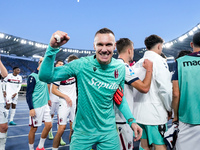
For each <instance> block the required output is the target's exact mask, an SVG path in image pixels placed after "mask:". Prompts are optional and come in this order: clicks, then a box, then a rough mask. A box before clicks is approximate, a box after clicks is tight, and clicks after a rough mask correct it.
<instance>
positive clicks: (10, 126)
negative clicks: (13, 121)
mask: <svg viewBox="0 0 200 150" xmlns="http://www.w3.org/2000/svg"><path fill="white" fill-rule="evenodd" d="M22 126H29V124H21V125H8V128H12V127H22Z"/></svg>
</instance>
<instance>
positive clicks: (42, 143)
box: [38, 138, 46, 149]
mask: <svg viewBox="0 0 200 150" xmlns="http://www.w3.org/2000/svg"><path fill="white" fill-rule="evenodd" d="M45 140H46V138H45V139H43V138H40V142H39V144H38V148H39V149H41V148H43V147H44V142H45Z"/></svg>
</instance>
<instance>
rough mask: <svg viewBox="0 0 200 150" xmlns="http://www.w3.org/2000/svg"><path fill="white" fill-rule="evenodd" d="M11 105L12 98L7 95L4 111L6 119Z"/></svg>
mask: <svg viewBox="0 0 200 150" xmlns="http://www.w3.org/2000/svg"><path fill="white" fill-rule="evenodd" d="M11 103H12V97H11V96H10V95H7V96H6V109H5V113H6V117H7V119H8V116H9V110H10V105H11Z"/></svg>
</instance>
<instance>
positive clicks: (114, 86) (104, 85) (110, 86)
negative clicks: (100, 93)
mask: <svg viewBox="0 0 200 150" xmlns="http://www.w3.org/2000/svg"><path fill="white" fill-rule="evenodd" d="M88 83H89V84H90V85H94V86H97V87H98V89H100V88H106V89H118V85H117V84H116V83H105V82H100V81H98V80H97V79H95V78H92V79H91V82H88Z"/></svg>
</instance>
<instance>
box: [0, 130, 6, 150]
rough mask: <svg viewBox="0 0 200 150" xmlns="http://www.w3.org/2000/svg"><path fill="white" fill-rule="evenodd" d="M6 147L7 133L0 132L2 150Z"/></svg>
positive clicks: (0, 149) (0, 147)
mask: <svg viewBox="0 0 200 150" xmlns="http://www.w3.org/2000/svg"><path fill="white" fill-rule="evenodd" d="M5 146H6V133H1V132H0V150H5Z"/></svg>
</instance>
